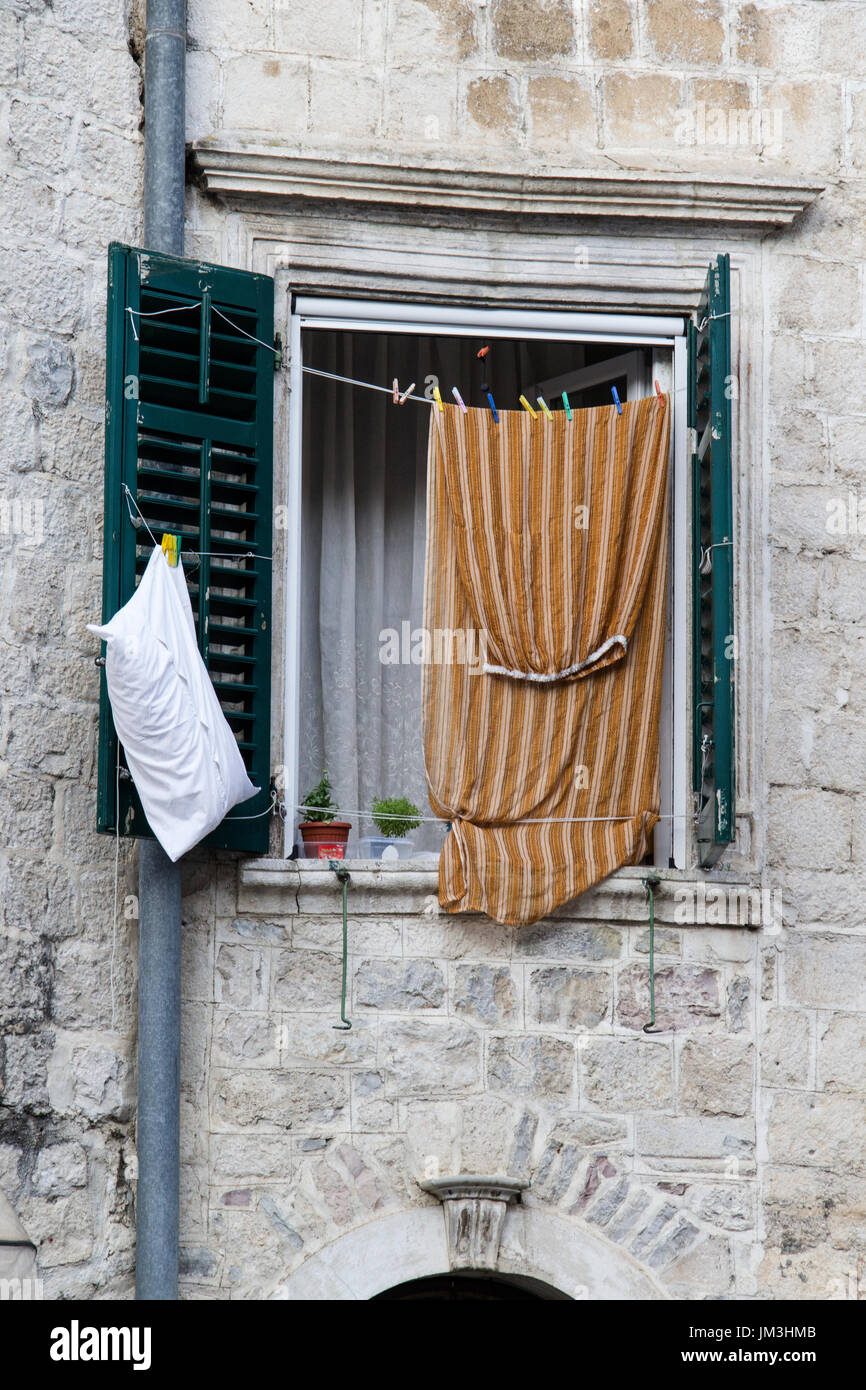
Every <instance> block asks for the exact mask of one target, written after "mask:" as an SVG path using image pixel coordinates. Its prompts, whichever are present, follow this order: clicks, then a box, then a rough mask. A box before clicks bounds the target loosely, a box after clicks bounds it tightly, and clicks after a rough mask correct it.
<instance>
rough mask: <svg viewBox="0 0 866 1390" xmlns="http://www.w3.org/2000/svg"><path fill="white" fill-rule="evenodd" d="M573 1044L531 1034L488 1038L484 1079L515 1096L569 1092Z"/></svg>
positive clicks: (572, 1078) (570, 1088)
mask: <svg viewBox="0 0 866 1390" xmlns="http://www.w3.org/2000/svg"><path fill="white" fill-rule="evenodd" d="M574 1080H575V1075H574V1047H573V1045H572V1044H571V1043H570V1042H564V1041H563V1040H562V1039H560V1038H550V1037H545V1036H538V1035H532V1034H523V1035H521V1036H519V1037H504V1038H491V1039H490V1046H489V1055H488V1061H487V1082H488V1085H489V1086H490V1087H491V1088H492V1089H493V1090H496V1091H512V1092H514V1093H516V1094H518V1095H527V1096H531V1095H545V1096H564V1095H569V1094H570V1093H571V1091H572V1090H573V1087H574Z"/></svg>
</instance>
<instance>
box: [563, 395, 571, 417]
mask: <svg viewBox="0 0 866 1390" xmlns="http://www.w3.org/2000/svg"><path fill="white" fill-rule="evenodd" d="M562 404H563V405H564V406H565V413H566V415H567V416H568V418H569V420H570V419H571V406H570V405H569V404H568V396H567V395H566V394H565V392H564V391H563V393H562Z"/></svg>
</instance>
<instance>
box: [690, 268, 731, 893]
mask: <svg viewBox="0 0 866 1390" xmlns="http://www.w3.org/2000/svg"><path fill="white" fill-rule="evenodd" d="M730 286H731V272H730V258H729V257H728V256H727V255H720V256H717V257H716V260H715V261H714V262H713V264H712V265H711V266H710V268H709V271H708V274H707V281H706V285H705V287H704V292H703V295H702V297H701V301H700V305H699V308H698V312H697V316H696V320H695V321H694V322H692V323H690V324H689V333H688V344H689V400H688V410H689V421H688V423H689V425H690V426H691V428H692V429H693V430H694V431H695V435H694V439H695V447H696V452H695V453H694V454H693V455H692V622H693V628H692V677H693V686H692V695H693V710H692V781H693V786H694V790H695V794H696V799H697V840H698V856H699V860H700V863H701V864H702V865H703V866H705V867H709V866H710V865H712V864H714V863H715V862H716V860H717V859H718V858H719V856H720V855H721V854H722V852H723V851H724V849H725V846H726V845H728V844H730V843H731V842H732V841H733V839H734V838H735V829H736V822H735V809H736V808H735V784H734V689H735V687H734V670H735V658H736V640H735V636H734V589H733V544H732V542H733V538H734V537H733V506H732V470H731V439H732V435H731V397H732V395H733V394H735V392H734V379H733V377H732V374H731V288H730Z"/></svg>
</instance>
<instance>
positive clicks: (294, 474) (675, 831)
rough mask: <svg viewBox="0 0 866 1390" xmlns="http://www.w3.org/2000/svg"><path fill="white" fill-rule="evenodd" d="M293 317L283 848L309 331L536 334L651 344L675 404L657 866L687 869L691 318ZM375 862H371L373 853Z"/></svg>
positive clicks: (288, 833)
mask: <svg viewBox="0 0 866 1390" xmlns="http://www.w3.org/2000/svg"><path fill="white" fill-rule="evenodd" d="M290 298H291V303H290V311H289V318H288V377H289V407H288V421H287V424H288V441H287V445H288V447H287V469H288V477H287V486H286V503H287V505H286V513H287V523H288V524H287V532H286V571H285V594H286V605H285V628H284V700H283V707H284V726H283V797H284V800H285V803H286V806H287V807H288V808H289V810H288V814H287V816H286V820H285V830H284V843H283V853H284V856H285V857H286V858H289V857H291V855H292V852H293V849H294V845H295V841H296V837H297V826H298V821H299V819H300V817H299V816H298V813H297V810H296V809H295V808H296V807H297V805H298V800H299V796H300V786H299V775H298V774H299V766H298V764H299V759H298V741H299V737H300V636H301V623H302V621H303V619H302V612H301V528H302V518H301V499H302V468H303V448H302V440H303V435H302V430H303V373H302V366H303V355H302V340H301V334H302V331H303V330H305V329H315V328H322V329H330V330H333V331H339V330H344V331H351V332H361V331H368V332H381V333H407V334H412V335H421V336H447V337H458V336H459V337H478V338H486V339H489V338H506V337H507V338H521V337H522V338H536V339H546V340H551V341H552V340H558V341H573V342H595V343H605V344H607V343H611V344H623V345H624V347H625V346H626V345H631V346H633V347H635V348H637V347H643V348H648V349H651V350H652V373H653V376H654V377H655V376H657V377H658V380H659V382H660V385H661V386H662V389H664V390H667V391H670V394H671V400H672V403H673V428H672V430H671V470H670V487H671V503H672V505H671V509H670V542H671V574H672V576H673V582H672V584H671V585H670V586H669V590H668V593H669V612H668V640H667V644H666V659H665V668H664V677H663V694H662V699H663V707H666V708H668V709H670V710H671V717H670V718H669V719H663V721H662V746H661V806H662V809H663V811H664V810H665V808H669V813H670V812H673V819H665V820H660V821H659V822H658V825H657V827H656V831H655V835H654V860H655V864H656V867H661V868H666V869H667V868H674V869H676V870H677V871H686V870H687V869H688V868H689V867H690V864H691V862H692V859H693V857H694V844H693V831H692V828H691V822H692V817H691V814H690V813H691V789H690V779H689V759H688V755H689V751H690V748H689V740H688V734H689V727H688V714H689V660H690V651H689V643H690V637H689V627H688V619H689V594H690V585H691V571H690V554H691V552H690V545H689V507H690V478H689V470H688V450H687V443H688V436H687V369H688V362H687V351H686V331H687V329H686V324H687V320H686V319H685V318H684V317H682V316H679V315H639V314H593V313H570V312H559V311H538V312H535V311H532V310H522V309H502V308H488V307H485V306H484V305H483V304H482V303H481V302H479V304H478V306H477V307H476V308H472V309H466V308H455V307H451V306H441V305H436V304H430V303H421V302H415V301H413V302H405V301H394V302H389V301H381V300H369V299H336V298H332V297H325V296H322V297H318V296H315V295H297V296H293V295H291V291H290ZM371 862H372V861H371Z"/></svg>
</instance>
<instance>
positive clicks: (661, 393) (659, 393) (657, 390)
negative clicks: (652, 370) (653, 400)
mask: <svg viewBox="0 0 866 1390" xmlns="http://www.w3.org/2000/svg"><path fill="white" fill-rule="evenodd" d="M653 386H654V387H655V388H656V395H657V396H658V398H659V400H660V401H663V400H664V393H663V391H662V388H661V387H660V386H659V384H658V382H657V381H654V382H653Z"/></svg>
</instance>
